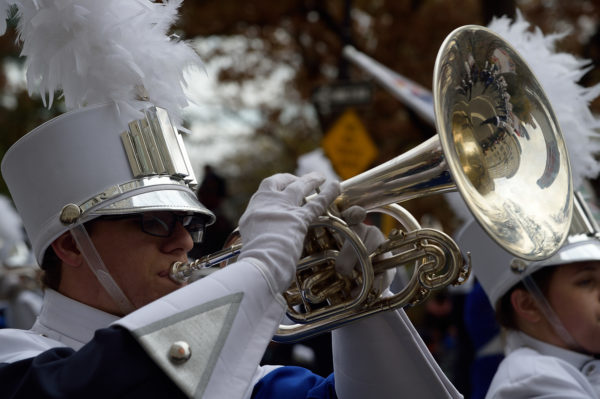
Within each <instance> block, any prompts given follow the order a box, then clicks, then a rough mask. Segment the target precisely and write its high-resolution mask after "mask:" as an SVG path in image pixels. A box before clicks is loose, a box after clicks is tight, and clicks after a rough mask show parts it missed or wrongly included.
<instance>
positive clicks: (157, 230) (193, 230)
mask: <svg viewBox="0 0 600 399" xmlns="http://www.w3.org/2000/svg"><path fill="white" fill-rule="evenodd" d="M98 219H101V220H123V219H138V220H139V223H140V228H141V230H142V231H143V232H144V233H146V234H149V235H151V236H154V237H170V236H171V235H172V234H173V231H175V227H176V226H177V223H181V225H182V226H183V227H184V228H185V229H186V230H187V231H188V233H190V236H192V240H193V241H194V242H195V243H199V242H202V238H203V236H204V230H205V228H206V224H205V223H204V218H203V217H201V216H198V215H187V214H181V213H175V212H170V211H159V212H141V213H130V214H126V215H106V216H100V217H99V218H98Z"/></svg>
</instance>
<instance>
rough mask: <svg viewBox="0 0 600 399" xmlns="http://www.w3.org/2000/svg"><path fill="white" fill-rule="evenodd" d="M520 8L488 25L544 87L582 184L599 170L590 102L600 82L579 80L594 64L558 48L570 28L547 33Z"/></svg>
mask: <svg viewBox="0 0 600 399" xmlns="http://www.w3.org/2000/svg"><path fill="white" fill-rule="evenodd" d="M530 26H531V25H530V24H529V22H527V21H526V20H525V19H524V18H523V15H522V14H521V12H519V10H517V16H516V18H515V20H514V21H513V20H512V19H510V18H508V17H506V16H504V17H501V18H495V19H494V20H493V21H492V22H491V23H490V24H489V25H488V27H489V28H490V29H491V30H493V31H494V32H496V33H498V34H499V35H500V36H501V37H503V38H504V39H505V40H506V41H508V42H509V43H510V44H511V45H512V46H513V47H514V48H515V49H516V50H517V51H518V52H519V53H520V54H521V56H522V57H523V59H524V60H525V62H527V64H528V65H529V67H530V68H531V70H532V71H533V73H534V74H535V75H536V77H537V79H538V81H539V82H540V84H541V85H542V87H543V88H544V91H545V92H546V95H547V96H548V99H549V100H550V103H551V104H552V108H553V109H554V112H555V114H556V117H557V119H558V123H559V125H560V127H561V130H562V133H563V136H564V138H565V141H566V143H567V148H568V151H569V158H570V161H571V169H572V175H573V186H574V187H575V189H578V188H580V186H581V183H582V182H583V179H584V178H595V177H596V176H598V173H600V162H598V161H597V160H596V158H595V156H596V155H598V154H599V153H600V135H599V131H598V130H597V129H599V128H600V119H598V118H597V117H596V116H594V115H593V114H592V112H591V111H590V108H589V105H590V102H591V101H592V100H594V99H595V98H596V97H598V95H600V84H597V85H595V86H592V87H583V86H581V85H579V84H578V83H577V82H579V80H580V79H581V78H582V77H583V75H585V73H586V72H587V71H588V70H589V69H590V68H591V66H590V62H589V61H588V60H584V59H578V58H576V57H574V56H573V55H572V54H569V53H564V52H556V48H555V45H556V42H557V41H559V40H560V39H562V38H564V37H565V36H566V35H567V33H568V32H562V33H553V34H549V35H544V34H543V33H542V31H541V30H540V29H539V28H537V27H536V28H535V29H534V30H533V31H531V30H530Z"/></svg>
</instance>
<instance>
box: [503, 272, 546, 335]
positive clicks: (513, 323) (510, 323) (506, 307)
mask: <svg viewBox="0 0 600 399" xmlns="http://www.w3.org/2000/svg"><path fill="white" fill-rule="evenodd" d="M555 270H556V267H544V268H541V269H540V270H537V271H535V272H534V273H533V274H532V275H531V278H533V281H535V283H536V284H537V286H538V287H539V288H540V290H541V291H542V294H544V296H547V295H548V289H549V288H550V280H551V278H552V274H553V273H554V271H555ZM515 290H527V289H526V288H525V284H523V282H519V283H518V284H516V285H515V286H513V287H512V288H511V289H510V290H508V292H507V293H506V294H504V295H503V296H502V297H501V298H500V299H498V302H496V320H497V321H498V323H500V325H501V326H502V327H506V328H509V329H512V330H517V329H518V326H517V318H516V315H515V310H514V308H513V306H512V303H511V300H510V297H511V295H512V293H513V292H514V291H515Z"/></svg>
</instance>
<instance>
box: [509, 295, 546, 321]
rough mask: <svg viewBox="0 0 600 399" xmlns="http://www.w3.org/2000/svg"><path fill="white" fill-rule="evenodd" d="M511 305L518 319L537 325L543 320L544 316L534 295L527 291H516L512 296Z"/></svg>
mask: <svg viewBox="0 0 600 399" xmlns="http://www.w3.org/2000/svg"><path fill="white" fill-rule="evenodd" d="M510 303H511V304H512V306H513V309H514V310H515V313H516V314H517V316H518V317H520V318H522V319H525V320H526V321H528V322H530V323H537V322H538V321H540V319H542V314H541V312H540V310H539V308H538V306H537V303H536V301H535V299H534V298H533V295H531V294H530V293H529V292H528V291H527V290H524V289H516V290H514V291H513V292H512V293H511V294H510Z"/></svg>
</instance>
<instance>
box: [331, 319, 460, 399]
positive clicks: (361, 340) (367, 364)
mask: <svg viewBox="0 0 600 399" xmlns="http://www.w3.org/2000/svg"><path fill="white" fill-rule="evenodd" d="M332 336H333V362H334V370H335V390H336V393H337V395H338V397H339V398H340V399H355V398H356V399H359V398H378V399H386V398H394V399H396V398H399V397H403V398H419V399H428V398H430V399H440V398H462V395H461V394H460V393H459V392H458V391H457V390H456V388H455V387H454V386H453V385H452V383H451V382H450V381H449V380H448V378H447V377H446V375H445V374H444V373H443V371H442V370H441V369H440V367H439V366H438V364H437V363H436V361H435V359H434V358H433V356H432V355H431V353H430V352H429V350H428V349H427V347H426V346H425V343H424V342H423V340H422V339H421V337H420V336H419V334H418V333H417V331H416V330H415V328H414V326H413V325H412V323H411V322H410V320H409V319H408V316H407V315H406V313H405V312H404V310H402V309H399V310H393V311H387V312H380V313H378V314H376V315H374V316H370V317H368V318H365V319H363V320H360V321H358V322H355V323H352V324H349V325H348V326H345V327H342V328H339V329H337V330H334V331H333V333H332Z"/></svg>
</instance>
